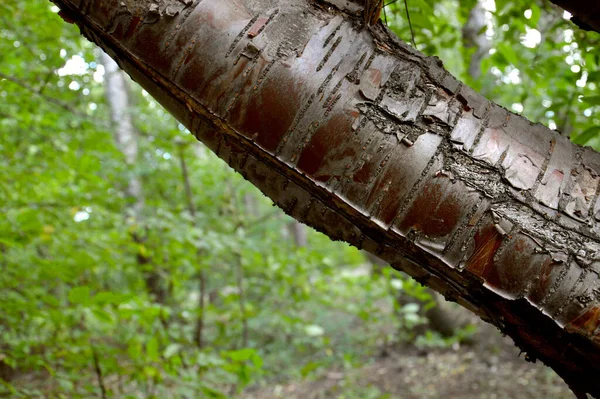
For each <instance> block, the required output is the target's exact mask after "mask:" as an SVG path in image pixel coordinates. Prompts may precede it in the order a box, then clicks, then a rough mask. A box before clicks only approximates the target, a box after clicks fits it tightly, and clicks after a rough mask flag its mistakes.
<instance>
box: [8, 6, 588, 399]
mask: <svg viewBox="0 0 600 399" xmlns="http://www.w3.org/2000/svg"><path fill="white" fill-rule="evenodd" d="M407 3H408V9H409V14H410V21H411V24H412V30H413V32H414V42H415V44H416V46H417V48H418V49H419V50H420V51H423V52H425V53H426V54H428V55H437V56H439V57H440V58H441V59H442V60H443V61H444V63H445V65H446V67H447V68H448V69H449V70H450V71H451V72H452V73H453V74H454V75H456V76H458V77H459V78H460V79H461V80H463V81H465V82H466V83H467V84H469V85H471V86H473V87H474V88H475V89H477V90H478V91H480V92H482V93H483V94H484V95H486V96H487V97H489V98H491V99H493V100H494V101H496V102H498V103H500V104H501V105H503V106H505V107H506V108H508V109H510V110H512V111H514V112H517V113H522V114H523V115H524V116H526V117H528V118H530V119H532V120H534V121H539V122H541V123H544V124H546V125H548V126H550V127H551V128H553V129H558V130H560V131H561V132H563V133H564V134H567V135H570V136H571V139H572V140H573V141H575V142H577V143H579V144H585V145H591V146H593V147H595V148H596V149H598V148H600V120H599V118H600V116H599V115H598V112H597V111H598V109H599V108H600V95H597V94H596V93H597V84H598V82H599V81H600V53H599V52H598V50H597V48H598V43H599V41H600V37H599V35H598V34H594V33H589V32H587V33H586V32H583V31H581V30H578V29H577V28H576V27H575V26H574V25H573V24H572V23H570V22H569V21H568V17H569V16H568V15H567V14H566V13H564V12H563V11H562V10H560V9H558V8H555V7H553V6H551V4H550V3H548V2H545V1H544V2H542V1H525V0H513V1H508V0H496V1H494V0H481V1H476V0H460V1H459V0H435V1H434V0H408V2H407ZM57 12H58V9H57V8H56V7H54V6H53V5H52V4H51V3H50V2H48V1H44V0H35V1H34V0H23V1H19V2H0V131H1V134H2V135H1V139H0V154H1V157H0V176H1V179H0V309H1V310H0V397H5V398H102V399H106V398H230V397H231V398H293V397H297V398H373V399H375V398H379V399H383V398H427V397H432V398H435V397H460V398H503V397H507V398H508V397H521V398H523V397H531V398H538V397H539V398H552V397H556V398H559V397H561V398H562V397H565V398H568V397H571V396H570V395H571V394H570V393H569V391H568V390H567V388H566V386H565V385H564V383H562V381H561V380H560V379H559V378H558V377H556V375H555V374H553V373H552V372H551V371H550V370H549V369H546V368H545V367H543V366H541V365H539V364H537V365H532V364H529V363H526V362H525V360H524V359H523V358H519V357H518V350H516V349H515V348H513V347H512V345H511V344H510V342H506V341H505V340H504V339H503V338H502V337H500V336H499V333H497V332H496V331H495V330H493V329H491V328H490V327H488V326H485V325H483V324H482V323H481V322H478V321H477V320H473V319H472V318H471V317H470V316H469V315H468V314H467V313H465V311H462V310H461V309H457V308H456V307H454V306H452V305H451V304H447V303H444V302H443V301H442V300H441V299H440V298H438V297H437V295H434V294H432V293H431V292H430V291H429V290H427V289H425V288H423V287H421V286H420V285H419V284H418V283H416V282H414V281H413V280H411V279H409V278H407V277H405V276H404V275H402V274H401V273H398V272H395V271H393V270H391V269H390V268H387V267H384V266H383V265H380V264H378V262H377V259H374V258H372V257H367V256H366V255H365V254H363V253H361V252H360V251H358V250H356V249H355V248H351V247H349V246H347V245H345V244H343V243H335V242H331V241H330V240H329V239H328V238H327V237H325V236H323V235H321V234H319V233H316V232H315V231H313V230H311V229H309V228H307V227H305V226H303V225H300V224H298V223H296V222H294V221H293V220H292V219H290V218H289V217H287V216H286V215H284V214H283V212H282V211H280V210H279V209H277V208H275V207H273V206H272V204H271V202H270V201H269V200H268V199H266V198H265V197H264V196H263V195H262V194H261V193H260V192H258V190H256V189H255V188H254V187H252V186H251V185H250V184H249V183H247V182H246V181H244V179H243V178H242V177H241V176H239V175H237V174H235V173H234V172H233V171H231V170H230V169H229V168H228V167H227V166H226V165H225V163H223V162H222V161H220V160H219V159H217V158H216V157H215V156H214V155H213V154H212V153H210V152H209V151H208V150H207V149H206V148H205V147H203V146H202V145H201V144H200V143H198V142H196V140H195V139H194V138H193V136H192V135H191V134H190V133H189V131H187V130H186V129H185V128H184V127H183V126H182V125H181V124H179V123H178V122H177V121H176V120H175V119H174V118H173V117H171V116H170V115H169V114H168V113H167V112H166V111H165V110H163V109H162V108H161V107H160V106H159V105H158V104H157V103H156V102H155V101H154V100H153V99H152V98H151V97H150V96H149V95H148V93H146V92H145V91H143V90H141V89H140V88H139V87H138V86H137V85H136V84H135V83H133V82H131V81H130V79H129V78H128V77H126V76H125V75H123V74H122V73H121V72H119V71H118V70H117V69H116V66H115V64H114V63H113V62H111V60H110V59H108V58H107V57H106V56H105V55H103V54H102V53H101V52H100V51H99V50H98V49H97V48H95V46H93V45H92V44H91V43H89V42H88V41H87V40H85V39H84V38H82V37H81V36H80V35H79V34H78V30H77V29H76V27H74V26H73V25H68V24H66V23H64V22H63V21H62V20H61V18H60V17H58V16H57ZM386 18H387V23H388V25H389V26H390V28H391V29H393V30H394V31H395V32H396V33H397V34H398V36H400V37H401V38H402V39H404V40H405V41H407V42H410V41H411V29H410V27H409V23H408V19H407V17H406V9H405V6H404V2H403V1H399V2H396V3H394V4H391V5H389V6H388V7H387V9H386ZM515 351H516V352H515Z"/></svg>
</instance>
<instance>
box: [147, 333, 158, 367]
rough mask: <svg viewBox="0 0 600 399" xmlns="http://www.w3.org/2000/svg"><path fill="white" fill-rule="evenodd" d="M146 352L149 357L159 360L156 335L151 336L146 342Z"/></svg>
mask: <svg viewBox="0 0 600 399" xmlns="http://www.w3.org/2000/svg"><path fill="white" fill-rule="evenodd" d="M146 353H147V355H148V358H149V359H150V360H152V361H158V360H159V355H158V339H157V338H156V337H152V338H150V340H149V341H148V342H147V343H146Z"/></svg>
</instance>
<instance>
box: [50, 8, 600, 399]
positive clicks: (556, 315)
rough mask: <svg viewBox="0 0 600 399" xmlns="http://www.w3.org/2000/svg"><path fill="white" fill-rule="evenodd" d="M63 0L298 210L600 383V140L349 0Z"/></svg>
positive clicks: (218, 145)
mask: <svg viewBox="0 0 600 399" xmlns="http://www.w3.org/2000/svg"><path fill="white" fill-rule="evenodd" d="M55 2H56V3H57V4H58V5H59V6H60V7H61V8H62V9H63V15H64V16H65V18H66V19H69V20H72V21H75V22H76V23H77V24H78V25H79V27H80V28H81V30H82V32H83V34H84V35H85V36H86V37H88V38H89V39H90V40H92V41H94V42H96V43H98V44H99V45H100V46H102V47H103V48H104V49H105V50H106V51H107V52H109V54H110V55H111V56H113V57H114V58H115V59H116V60H117V61H118V63H119V65H120V66H121V67H122V68H123V69H125V70H126V71H127V72H128V73H129V74H130V75H131V76H132V77H133V78H134V79H135V80H136V81H138V82H139V83H140V84H141V85H142V86H144V87H145V89H146V90H147V91H148V92H149V93H151V94H152V95H153V96H154V97H155V98H157V99H158V100H159V101H160V102H161V103H162V104H163V105H164V106H165V107H167V108H168V109H169V110H170V111H171V113H173V114H174V115H175V116H176V117H177V118H178V119H179V120H180V121H181V122H182V123H184V124H185V125H186V126H187V127H188V128H189V129H190V130H191V131H192V132H193V133H194V134H195V135H196V137H197V138H198V139H199V140H201V141H202V142H204V143H205V144H206V145H207V146H208V147H209V148H211V149H212V150H213V151H215V152H216V153H217V154H218V155H219V156H220V157H221V158H222V159H224V160H225V161H227V162H228V163H229V165H231V166H232V167H233V168H234V169H236V170H237V171H239V172H240V173H241V174H242V175H243V176H244V177H246V178H247V179H248V180H250V181H251V182H252V183H253V184H255V185H256V186H257V187H259V188H260V189H261V190H262V191H263V192H264V193H265V194H266V195H268V196H269V197H271V198H272V199H273V200H274V201H275V202H276V204H277V205H279V206H280V207H281V208H282V209H283V210H284V211H285V212H287V213H288V214H290V215H292V216H293V217H294V218H296V219H298V220H300V221H302V222H304V223H306V224H309V225H311V226H313V227H315V228H316V229H317V230H320V231H322V232H324V233H325V234H327V235H329V237H331V238H332V239H335V240H344V241H347V242H349V243H351V244H353V245H355V246H357V247H359V248H363V249H365V250H367V251H369V252H371V253H374V254H376V255H377V256H379V257H380V258H382V259H384V260H385V261H386V262H388V263H390V264H391V265H392V266H394V267H399V268H400V267H404V271H405V272H407V273H408V274H410V275H411V276H413V277H415V278H416V279H417V280H418V281H421V282H423V283H425V284H427V285H429V286H430V287H432V288H434V289H436V290H437V291H439V292H441V293H442V294H443V295H444V296H445V297H446V298H449V299H451V300H455V301H457V302H459V303H460V304H461V305H463V306H465V307H466V308H468V309H470V310H472V311H473V312H475V313H476V314H478V315H479V316H481V317H482V318H483V319H484V320H487V321H489V322H491V323H493V324H495V325H496V326H497V327H498V328H500V329H501V330H502V331H503V332H505V333H507V334H509V335H510V336H512V337H513V339H514V340H515V342H516V344H517V345H519V346H520V347H521V348H522V349H523V350H524V351H526V352H528V356H529V358H530V359H535V358H536V357H537V358H539V359H541V360H543V361H544V362H545V363H546V364H548V365H550V366H551V367H553V368H554V369H555V370H556V371H557V372H558V373H559V374H560V375H561V376H563V377H564V378H565V379H566V380H567V382H568V383H569V384H571V386H573V387H574V389H576V390H577V391H578V393H579V394H581V393H582V392H589V393H592V394H594V395H597V396H600V387H599V384H597V382H596V379H597V375H598V373H599V372H600V333H599V332H598V328H599V326H600V280H599V278H598V275H599V273H600V264H599V263H598V261H599V260H600V239H599V238H600V223H599V222H598V218H600V215H599V214H598V211H599V210H600V202H598V201H597V199H598V191H599V190H598V189H599V183H600V155H599V154H597V153H596V152H594V151H592V150H591V149H584V148H581V147H578V146H575V145H573V144H571V143H570V142H569V141H568V140H567V139H566V138H564V137H561V136H560V135H559V134H557V133H556V132H554V131H550V130H549V129H547V128H545V127H543V126H541V125H533V124H531V123H530V122H528V121H527V120H525V119H524V118H522V117H520V116H518V115H515V114H512V113H510V112H508V111H507V110H505V109H503V108H501V107H500V106H498V105H496V104H494V103H492V102H489V101H488V100H486V99H485V98H483V97H481V96H480V95H478V94H477V93H475V92H474V91H473V90H472V89H470V88H468V87H467V86H465V85H463V84H462V83H461V82H458V81H457V80H456V79H455V78H453V77H452V76H451V75H449V74H448V72H447V71H445V70H444V69H443V67H442V65H441V62H440V61H439V60H438V59H436V58H428V57H425V56H424V55H422V54H420V53H418V52H416V51H414V50H412V49H410V48H409V47H408V46H406V45H405V44H404V43H402V42H401V41H399V40H398V39H397V38H396V37H394V36H393V35H392V34H391V33H390V32H389V31H388V30H386V29H385V28H384V27H383V25H382V24H379V25H377V26H375V27H371V28H368V29H363V26H362V23H361V22H360V11H361V8H360V6H359V5H358V4H355V3H350V2H348V1H345V0H332V1H331V2H330V3H331V4H329V5H326V6H323V4H322V3H321V2H319V3H315V2H314V1H309V0H235V1H222V0H201V1H198V0H196V1H193V0H187V1H175V0H163V1H161V2H160V6H159V5H157V4H156V3H150V2H149V1H142V0H138V1H133V0H129V1H123V0H88V1H84V0H55ZM332 4H333V5H335V6H336V7H337V9H336V8H335V7H330V5H332ZM206 126H209V128H206ZM405 257H406V258H408V259H410V260H411V261H412V262H414V263H415V264H419V265H420V267H417V266H415V265H414V264H413V263H412V262H404V263H402V262H401V260H402V259H404V258H405Z"/></svg>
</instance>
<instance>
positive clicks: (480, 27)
mask: <svg viewBox="0 0 600 399" xmlns="http://www.w3.org/2000/svg"><path fill="white" fill-rule="evenodd" d="M463 1H464V0H463ZM462 37H463V43H464V46H465V47H466V48H468V49H471V50H472V52H471V57H470V59H469V67H468V68H467V73H468V74H469V76H471V77H472V78H473V79H479V78H480V77H481V61H482V60H483V58H484V57H485V56H486V55H487V54H488V52H489V51H490V47H491V43H490V41H489V40H488V38H487V37H486V36H485V9H484V8H483V5H482V4H481V1H480V0H477V1H476V2H475V5H474V6H473V8H471V11H469V16H468V18H467V22H466V23H465V25H464V26H463V28H462Z"/></svg>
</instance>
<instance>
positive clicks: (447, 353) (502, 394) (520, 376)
mask: <svg viewBox="0 0 600 399" xmlns="http://www.w3.org/2000/svg"><path fill="white" fill-rule="evenodd" d="M478 334H479V335H480V339H479V342H478V344H476V345H474V346H471V347H467V346H464V347H462V348H459V349H458V350H452V349H445V350H429V351H427V352H426V351H423V350H418V349H416V348H414V347H410V346H406V347H404V348H398V349H396V350H394V351H392V352H391V353H389V354H388V355H387V356H385V357H379V358H376V359H372V361H371V363H369V364H366V365H365V366H363V367H362V368H359V369H353V370H350V371H348V370H346V371H341V370H329V371H327V372H324V373H323V375H322V376H321V377H320V378H318V379H316V380H312V381H293V382H289V383H287V384H285V385H276V386H273V387H269V388H265V389H260V390H258V391H254V392H252V393H248V394H247V395H244V396H243V397H244V398H248V399H259V398H260V399H276V398H277V399H279V398H285V399H325V398H327V399H331V398H366V397H367V396H368V398H369V399H371V398H372V399H383V398H386V399H391V398H402V399H421V398H460V399H484V398H485V399H503V398H507V399H508V398H510V399H513V398H518V399H562V398H565V399H572V398H574V395H573V394H572V393H571V392H570V391H569V389H568V388H567V386H566V384H565V383H564V382H563V381H562V380H561V379H560V378H559V377H558V376H557V375H556V374H555V373H554V372H553V371H552V370H550V369H549V368H548V367H546V366H544V365H543V364H541V363H539V362H538V363H535V364H533V363H528V362H526V361H525V359H524V358H523V356H521V357H519V350H518V349H517V348H516V347H514V346H513V344H512V341H511V340H510V339H508V338H503V337H501V336H500V334H499V333H498V332H497V331H496V330H495V329H493V327H491V328H489V329H488V328H485V327H484V328H483V329H481V331H480V332H479V333H478ZM349 387H352V388H349ZM357 388H358V391H359V392H362V390H361V388H362V389H364V390H365V392H368V393H369V394H368V395H367V394H366V393H359V392H357ZM350 389H352V390H353V391H354V393H353V392H352V391H351V390H350ZM361 395H362V396H361Z"/></svg>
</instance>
